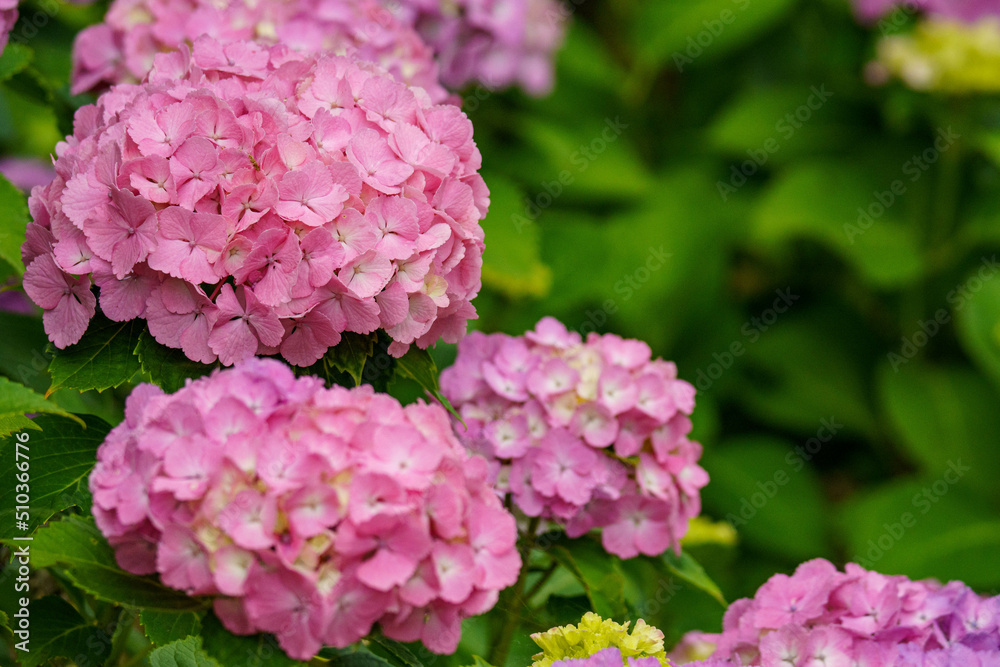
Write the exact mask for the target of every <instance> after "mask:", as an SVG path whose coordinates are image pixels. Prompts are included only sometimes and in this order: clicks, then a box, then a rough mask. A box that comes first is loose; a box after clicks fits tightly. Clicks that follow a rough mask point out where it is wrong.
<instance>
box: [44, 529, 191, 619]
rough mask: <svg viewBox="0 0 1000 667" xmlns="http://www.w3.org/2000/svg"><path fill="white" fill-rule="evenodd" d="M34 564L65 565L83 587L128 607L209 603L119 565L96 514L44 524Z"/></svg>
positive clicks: (167, 608)
mask: <svg viewBox="0 0 1000 667" xmlns="http://www.w3.org/2000/svg"><path fill="white" fill-rule="evenodd" d="M31 563H32V565H33V566H34V567H36V568H40V567H54V566H62V567H63V568H65V571H66V575H67V576H68V577H69V578H70V579H71V580H72V581H73V583H74V584H76V585H77V586H78V587H79V588H81V589H83V590H85V591H87V592H88V593H90V594H91V595H93V596H94V597H96V598H98V599H99V600H105V601H107V602H112V603H114V604H119V605H123V606H126V607H141V608H143V609H153V610H160V611H173V612H179V611H198V610H201V609H203V608H204V607H205V603H204V602H203V601H202V600H199V599H198V598H193V597H189V596H187V595H184V594H183V593H181V592H180V591H176V590H174V589H172V588H167V587H166V586H164V585H162V584H160V583H159V582H158V581H156V580H155V579H153V578H151V577H139V576H136V575H134V574H129V573H127V572H124V571H123V570H121V569H119V567H118V566H117V564H116V562H115V555H114V551H113V550H112V549H111V547H110V546H109V545H108V543H107V541H106V540H105V539H104V536H103V535H101V532H100V531H99V530H98V529H97V526H96V525H94V520H93V518H90V517H88V518H81V517H76V516H68V517H65V518H64V519H63V520H62V521H57V522H54V523H50V524H49V525H48V526H45V527H43V528H40V529H39V530H38V534H37V535H36V536H35V540H34V542H32V545H31Z"/></svg>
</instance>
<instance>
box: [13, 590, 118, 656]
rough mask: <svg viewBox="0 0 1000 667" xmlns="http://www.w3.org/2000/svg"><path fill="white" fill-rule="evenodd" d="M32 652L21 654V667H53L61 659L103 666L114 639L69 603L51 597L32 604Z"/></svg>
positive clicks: (30, 607) (29, 610) (19, 654)
mask: <svg viewBox="0 0 1000 667" xmlns="http://www.w3.org/2000/svg"><path fill="white" fill-rule="evenodd" d="M28 612H29V614H30V615H31V616H30V618H31V619H32V624H31V640H30V643H29V645H28V646H29V648H30V649H31V650H30V651H27V652H20V651H19V652H18V660H19V661H20V663H21V667H37V666H39V665H50V664H52V662H53V661H54V660H56V659H58V658H66V659H67V660H72V661H74V662H75V664H78V665H101V664H104V660H105V659H106V658H107V652H108V647H109V645H110V642H111V639H110V637H108V636H107V635H106V634H105V633H104V632H103V631H102V630H101V629H100V628H98V627H97V626H96V625H94V624H93V623H90V622H89V621H87V620H86V619H84V618H83V617H82V616H80V613H79V612H78V611H77V610H76V609H74V608H73V607H72V606H70V604H69V603H68V602H66V601H65V600H63V599H62V598H60V597H56V596H54V595H53V596H49V597H45V598H42V599H40V600H32V601H31V604H30V605H29V606H28Z"/></svg>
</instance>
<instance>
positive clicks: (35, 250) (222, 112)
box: [22, 37, 489, 366]
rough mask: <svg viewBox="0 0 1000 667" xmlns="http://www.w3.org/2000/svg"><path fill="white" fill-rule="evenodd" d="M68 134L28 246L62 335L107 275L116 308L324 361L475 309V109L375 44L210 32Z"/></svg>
mask: <svg viewBox="0 0 1000 667" xmlns="http://www.w3.org/2000/svg"><path fill="white" fill-rule="evenodd" d="M56 150H57V154H58V156H59V157H58V159H57V160H56V163H55V169H56V178H55V180H54V181H52V183H50V184H49V185H48V186H46V187H42V188H36V189H35V190H34V191H33V192H32V197H31V200H30V207H31V211H32V214H33V217H34V222H32V223H31V224H30V225H29V227H28V234H27V241H26V243H25V244H24V246H23V248H22V255H23V258H24V262H25V266H27V267H28V268H27V272H26V273H25V279H24V283H25V290H26V291H27V292H28V294H29V296H31V297H32V298H33V299H34V300H35V302H36V303H37V304H38V305H40V306H41V307H42V308H44V309H45V310H46V311H47V312H46V318H47V319H46V324H47V327H46V331H47V332H48V334H49V337H50V338H51V339H52V340H53V342H54V343H55V344H56V345H57V346H58V347H65V346H67V345H72V344H73V343H75V342H77V341H78V340H79V339H80V337H81V336H82V335H83V333H84V331H85V330H86V328H87V322H88V321H89V320H90V318H91V316H92V315H93V314H94V303H93V299H94V298H93V296H92V295H91V293H90V286H91V281H93V282H94V283H96V284H97V285H98V286H99V287H100V290H101V309H102V311H103V312H104V313H105V314H106V315H108V316H109V317H110V318H112V319H114V320H128V319H132V318H136V317H142V318H145V319H146V320H147V321H148V323H149V328H150V332H151V333H152V335H153V336H154V337H155V338H156V340H158V341H159V342H160V343H162V344H164V345H167V346H170V347H173V348H179V349H181V350H183V351H184V353H185V354H186V355H187V356H188V357H189V358H191V359H194V360H197V361H201V362H205V363H210V362H213V361H215V360H216V359H218V360H219V361H221V363H222V364H223V365H230V364H233V363H235V362H237V361H240V360H241V359H245V358H247V357H250V356H253V355H255V354H278V353H280V354H281V355H282V356H283V357H284V358H285V359H287V360H288V361H289V362H290V363H292V364H296V365H300V366H308V365H310V364H312V363H314V362H316V361H317V360H318V359H319V358H320V357H322V355H323V354H325V353H326V351H327V349H328V348H330V347H331V346H334V345H336V344H337V343H338V342H339V341H340V338H341V334H342V333H343V332H345V331H351V332H357V333H371V332H373V331H375V330H377V329H384V330H385V331H386V332H387V333H388V334H389V336H390V337H391V338H392V339H393V341H394V342H393V343H392V344H391V346H390V348H389V351H390V352H391V353H392V354H395V355H401V354H403V353H405V352H406V350H407V349H408V348H409V346H410V345H411V344H413V343H416V344H417V345H418V346H420V347H424V348H426V347H427V346H429V345H431V344H432V343H434V342H436V341H437V340H439V339H442V338H443V339H444V340H446V341H448V342H457V340H458V339H459V338H461V337H462V336H463V335H464V333H465V325H466V322H467V320H468V319H469V318H472V317H475V309H474V308H473V307H472V305H471V303H470V301H471V300H472V298H473V297H475V296H476V294H477V293H478V292H479V288H480V269H481V266H482V254H483V229H482V227H481V226H480V224H479V221H480V220H481V219H482V218H483V217H484V216H485V214H486V210H487V208H488V206H489V191H488V190H487V188H486V185H485V183H484V182H483V179H482V178H481V177H480V176H479V174H478V169H479V167H480V164H481V161H482V159H481V156H480V154H479V150H478V149H477V148H476V144H475V143H474V142H473V140H472V124H471V123H470V122H469V120H468V118H467V117H466V116H465V115H464V114H463V113H462V112H461V111H460V110H459V109H458V108H457V107H454V106H450V105H432V104H431V102H430V100H429V99H428V98H427V96H426V94H425V93H424V92H423V91H422V90H421V89H419V88H413V89H410V88H407V87H406V86H404V85H402V84H400V83H398V82H396V81H395V80H394V79H393V78H392V77H391V76H389V75H388V74H387V73H386V72H385V71H384V70H381V69H379V68H377V67H376V66H375V65H372V64H370V63H366V62H362V61H354V60H351V59H349V58H346V57H341V56H332V55H322V56H316V57H313V56H305V55H302V54H299V53H298V52H295V51H292V50H290V49H288V48H287V47H286V46H284V45H279V46H273V47H265V46H261V45H259V44H256V43H254V42H232V43H227V44H224V43H221V42H217V41H215V40H213V39H211V38H208V37H205V38H201V39H199V40H197V41H196V42H195V44H194V47H193V51H192V52H188V51H187V50H181V51H175V52H172V53H167V54H161V55H159V56H157V58H156V64H155V66H154V67H153V69H152V71H151V72H150V76H149V80H148V81H147V82H145V83H143V84H140V85H129V84H123V85H120V86H117V87H115V88H113V89H112V90H111V91H109V92H108V93H106V94H105V95H103V96H102V97H101V98H100V100H99V101H98V103H97V105H95V106H87V107H84V108H82V109H81V110H80V111H79V112H77V116H76V124H75V132H74V134H73V136H71V137H68V138H67V139H66V141H65V142H62V143H60V144H59V145H58V146H57V149H56ZM126 287H127V289H126ZM126 292H127V295H128V298H127V299H125V300H123V299H122V296H123V294H124V293H126Z"/></svg>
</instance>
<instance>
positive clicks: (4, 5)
mask: <svg viewBox="0 0 1000 667" xmlns="http://www.w3.org/2000/svg"><path fill="white" fill-rule="evenodd" d="M17 1H18V0H0V52H2V51H3V50H4V49H5V48H7V38H8V37H9V36H10V31H11V29H12V28H13V27H14V24H15V23H17Z"/></svg>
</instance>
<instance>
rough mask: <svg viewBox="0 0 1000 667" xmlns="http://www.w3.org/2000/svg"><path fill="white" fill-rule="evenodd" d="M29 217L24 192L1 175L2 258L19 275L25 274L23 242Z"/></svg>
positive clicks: (0, 251) (0, 242)
mask: <svg viewBox="0 0 1000 667" xmlns="http://www.w3.org/2000/svg"><path fill="white" fill-rule="evenodd" d="M28 219H29V218H28V203H27V201H26V200H25V198H24V193H22V192H21V191H20V190H18V189H17V188H15V187H14V186H13V185H12V184H11V182H10V181H8V180H7V179H6V178H5V177H4V176H2V175H0V259H3V260H4V261H5V262H7V263H8V264H10V265H11V267H12V268H13V269H14V270H15V271H16V272H17V274H18V275H23V274H24V263H23V262H22V261H21V244H22V243H24V230H25V229H26V228H27V226H28Z"/></svg>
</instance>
